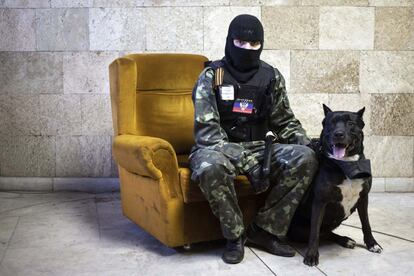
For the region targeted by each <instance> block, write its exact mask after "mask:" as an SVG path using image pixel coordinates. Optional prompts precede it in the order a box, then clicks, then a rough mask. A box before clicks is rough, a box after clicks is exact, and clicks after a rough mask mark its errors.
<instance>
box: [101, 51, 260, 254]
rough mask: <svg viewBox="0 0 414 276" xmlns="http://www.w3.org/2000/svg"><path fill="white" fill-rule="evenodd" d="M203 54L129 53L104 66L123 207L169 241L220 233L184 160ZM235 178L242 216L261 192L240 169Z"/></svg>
mask: <svg viewBox="0 0 414 276" xmlns="http://www.w3.org/2000/svg"><path fill="white" fill-rule="evenodd" d="M205 61H207V58H205V57H203V56H200V55H190V54H132V55H127V56H124V57H121V58H118V59H116V60H115V61H113V62H112V63H111V64H110V66H109V79H110V90H111V106H112V119H113V126H114V141H113V145H112V147H113V156H114V158H115V160H116V161H117V163H118V170H119V179H120V185H121V187H120V190H121V204H122V211H123V214H124V215H125V216H126V217H128V218H129V219H131V220H132V221H134V222H135V223H136V224H138V225H139V226H141V227H142V228H143V229H145V230H146V231H147V232H149V233H150V234H152V235H153V236H154V237H156V238H157V239H158V240H159V241H161V242H162V243H163V244H165V245H167V246H169V247H175V246H181V245H185V244H191V243H195V242H200V241H206V240H212V239H218V238H220V237H221V231H220V225H219V222H218V220H217V219H216V218H215V217H214V215H213V214H212V212H211V210H210V207H209V205H208V202H207V201H206V200H205V199H204V197H203V195H202V193H201V191H200V189H199V188H198V185H197V184H195V183H192V182H191V180H190V175H191V172H190V170H189V168H188V154H189V152H190V149H191V147H192V146H193V144H194V138H193V120H194V118H193V117H194V110H193V104H192V100H191V90H192V88H193V86H194V84H195V81H196V80H197V78H198V75H199V74H200V72H201V71H202V70H203V68H204V62H205ZM235 185H236V191H237V193H238V196H239V204H240V206H241V209H242V211H243V213H244V216H245V220H246V223H247V222H248V221H249V220H250V219H251V218H252V216H253V215H254V213H255V212H256V210H257V208H258V206H259V205H260V202H261V199H260V198H259V199H258V198H257V197H255V196H254V195H253V193H252V189H251V187H250V185H249V184H248V181H247V179H246V178H245V177H244V176H240V177H238V178H237V179H236V181H235Z"/></svg>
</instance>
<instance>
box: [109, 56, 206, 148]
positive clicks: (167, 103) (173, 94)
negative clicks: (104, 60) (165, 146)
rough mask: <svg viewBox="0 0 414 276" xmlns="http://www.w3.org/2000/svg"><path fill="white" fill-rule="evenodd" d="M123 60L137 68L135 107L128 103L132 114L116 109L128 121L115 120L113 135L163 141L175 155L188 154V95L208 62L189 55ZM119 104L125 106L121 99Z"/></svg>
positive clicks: (191, 110)
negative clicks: (173, 150) (136, 136)
mask: <svg viewBox="0 0 414 276" xmlns="http://www.w3.org/2000/svg"><path fill="white" fill-rule="evenodd" d="M121 59H122V58H121ZM124 59H127V60H130V61H132V63H133V64H135V68H136V69H135V70H136V79H135V81H133V85H135V91H134V93H135V95H134V96H135V97H134V98H135V103H131V104H132V106H133V107H132V109H131V108H130V107H129V108H130V109H131V112H132V113H134V114H131V112H128V111H127V110H123V111H121V110H120V109H121V108H122V107H121V106H118V107H117V110H118V112H117V113H118V116H121V117H122V116H123V115H124V116H130V118H118V120H117V125H115V122H114V128H115V132H118V133H116V134H117V135H118V134H124V133H133V134H136V135H143V136H153V137H159V138H163V139H165V140H167V141H168V142H169V143H171V144H172V146H173V147H174V149H175V151H176V153H177V154H181V153H188V152H189V151H190V149H191V146H192V145H193V144H194V138H193V127H194V108H193V103H192V100H191V91H192V89H193V86H194V84H195V82H196V80H197V78H198V76H199V74H200V73H201V71H202V70H203V68H204V62H205V61H207V58H206V57H204V56H201V55H192V54H132V55H127V56H125V57H124ZM111 66H112V64H111ZM118 70H119V69H118ZM110 71H111V67H110ZM112 71H114V70H112ZM131 72H132V74H134V71H133V70H132V71H131ZM118 74H119V72H118ZM113 75H116V74H113V73H112V72H111V74H110V77H111V98H112V94H113V91H112V90H113V86H116V85H112V82H113V80H112V79H113V78H114V77H115V78H116V76H113ZM117 87H120V84H118V85H117ZM118 90H119V89H118ZM118 93H123V92H122V91H119V92H118ZM112 102H113V101H112ZM118 103H119V104H120V105H122V104H124V105H125V103H122V99H121V100H119V101H118ZM115 104H116V103H115ZM113 105H114V103H113ZM127 109H128V108H127ZM113 112H114V107H113Z"/></svg>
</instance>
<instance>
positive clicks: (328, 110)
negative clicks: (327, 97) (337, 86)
mask: <svg viewBox="0 0 414 276" xmlns="http://www.w3.org/2000/svg"><path fill="white" fill-rule="evenodd" d="M322 106H323V112H324V113H325V116H326V115H327V114H328V113H329V112H332V110H331V109H330V108H329V107H327V106H326V105H325V104H322Z"/></svg>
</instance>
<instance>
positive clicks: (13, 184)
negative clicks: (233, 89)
mask: <svg viewBox="0 0 414 276" xmlns="http://www.w3.org/2000/svg"><path fill="white" fill-rule="evenodd" d="M0 191H39V192H41V191H45V192H59V191H73V192H87V193H104V192H117V191H119V179H118V178H93V177H78V178H73V177H4V176H3V177H0ZM371 191H372V192H374V193H376V192H399V193H407V192H408V193H412V192H414V177H409V178H374V179H373V181H372V190H371Z"/></svg>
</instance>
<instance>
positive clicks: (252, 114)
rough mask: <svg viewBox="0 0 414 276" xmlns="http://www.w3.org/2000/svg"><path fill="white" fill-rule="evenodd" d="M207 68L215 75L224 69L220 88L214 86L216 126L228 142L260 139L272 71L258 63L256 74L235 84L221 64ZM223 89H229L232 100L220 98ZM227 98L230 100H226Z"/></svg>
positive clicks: (264, 128)
mask: <svg viewBox="0 0 414 276" xmlns="http://www.w3.org/2000/svg"><path fill="white" fill-rule="evenodd" d="M209 66H210V67H211V68H212V69H213V70H214V71H215V72H216V70H217V69H218V68H220V67H221V68H223V69H224V78H223V83H222V84H221V85H215V86H214V89H215V95H216V100H217V107H218V111H219V114H220V125H221V126H222V128H223V129H224V131H225V132H226V134H227V136H228V138H229V141H230V142H248V141H256V140H264V138H265V136H266V133H267V131H268V130H269V128H268V121H269V116H270V111H271V110H270V109H271V104H272V97H273V93H272V92H273V90H274V86H275V82H276V79H275V71H274V69H273V67H272V66H270V65H268V64H267V63H265V62H263V61H261V65H260V68H259V71H258V72H257V73H256V74H255V75H254V76H253V77H252V78H251V79H250V80H249V81H248V82H246V83H239V82H237V81H236V80H235V79H234V78H233V77H232V76H231V75H230V73H229V72H227V71H226V69H225V66H224V64H223V61H221V60H218V61H214V62H211V63H210V64H209ZM223 86H227V87H228V86H233V91H234V97H233V99H229V94H226V95H224V96H223V95H222V87H223ZM230 98H231V97H230Z"/></svg>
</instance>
